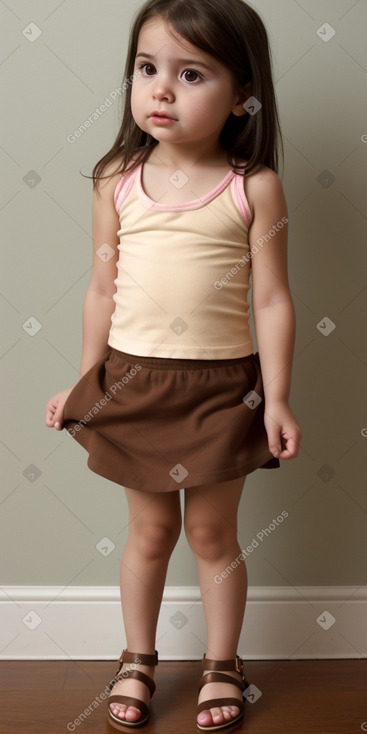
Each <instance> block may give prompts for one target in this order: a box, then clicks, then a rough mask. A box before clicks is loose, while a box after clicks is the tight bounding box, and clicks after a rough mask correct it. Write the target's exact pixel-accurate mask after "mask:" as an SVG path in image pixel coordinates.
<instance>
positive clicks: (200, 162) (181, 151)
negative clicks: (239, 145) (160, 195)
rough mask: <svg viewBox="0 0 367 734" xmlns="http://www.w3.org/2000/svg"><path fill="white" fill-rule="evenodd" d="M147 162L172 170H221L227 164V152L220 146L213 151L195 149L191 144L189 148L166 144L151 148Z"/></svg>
mask: <svg viewBox="0 0 367 734" xmlns="http://www.w3.org/2000/svg"><path fill="white" fill-rule="evenodd" d="M149 160H150V161H151V162H152V163H155V164H157V165H162V166H164V167H165V168H169V169H173V170H178V169H182V170H185V169H186V170H188V169H190V168H193V167H194V166H196V167H199V168H200V167H204V166H205V167H206V168H216V167H218V168H223V167H225V166H226V165H228V163H227V151H225V150H223V148H221V147H220V146H217V147H216V148H215V149H213V148H211V149H208V150H203V146H202V145H201V146H200V148H199V146H198V147H197V149H195V146H194V145H193V144H190V145H189V146H187V147H186V146H183V145H182V146H180V145H170V144H168V143H158V145H156V146H155V148H153V151H152V153H151V154H150V156H149Z"/></svg>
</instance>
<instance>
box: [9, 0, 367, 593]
mask: <svg viewBox="0 0 367 734" xmlns="http://www.w3.org/2000/svg"><path fill="white" fill-rule="evenodd" d="M140 4H141V3H139V2H130V0H107V2H97V1H96V0H88V1H87V0H76V2H70V1H66V2H64V3H60V2H59V1H58V0H48V1H47V2H46V0H33V1H32V2H29V0H18V2H17V3H10V2H8V3H1V6H0V27H1V29H2V35H3V37H2V40H1V63H0V75H1V82H2V89H3V92H2V107H3V117H4V118H5V120H4V123H3V142H2V146H3V147H2V149H1V152H0V156H1V169H2V176H1V179H2V184H3V186H2V193H1V203H0V219H1V225H2V230H3V233H4V234H3V238H2V240H3V254H2V284H1V289H0V292H1V295H2V299H1V300H2V305H3V314H4V316H3V324H4V337H3V343H2V348H1V355H2V356H1V360H0V366H1V372H2V389H3V395H2V401H1V413H2V418H3V421H2V437H1V440H2V444H1V454H2V458H3V467H4V469H3V479H2V483H1V518H0V537H1V544H2V556H3V558H4V556H5V555H6V559H7V560H6V564H3V568H2V575H1V582H0V583H1V584H2V585H27V586H30V585H54V586H57V585H59V586H63V585H64V586H68V585H115V584H117V583H118V570H119V559H120V556H121V552H122V550H123V546H124V542H125V539H126V534H127V507H126V500H125V497H124V490H123V489H122V488H121V487H119V486H117V485H115V484H112V483H111V482H108V481H107V480H104V479H102V478H100V477H98V476H97V475H95V474H93V473H92V472H90V471H89V469H87V467H86V458H87V455H86V453H85V452H84V451H83V450H82V449H81V448H80V447H79V446H78V445H77V444H76V443H75V442H73V440H72V439H71V438H69V437H68V436H67V435H66V433H65V432H63V433H62V434H60V433H57V432H55V431H51V430H50V429H46V428H45V426H44V406H45V403H46V401H47V399H48V398H49V397H50V396H51V395H52V394H53V393H54V392H56V391H58V390H60V389H62V388H63V387H65V386H67V385H69V384H70V383H72V382H74V381H75V379H76V377H77V374H78V368H79V359H80V349H81V308H82V302H83V297H84V293H85V289H86V285H87V282H88V277H89V270H90V262H91V184H90V181H89V180H88V179H85V178H82V176H81V175H80V173H79V170H80V169H82V170H83V172H84V173H88V174H89V173H90V172H91V168H92V166H93V165H94V163H95V162H96V161H97V160H98V159H99V158H100V157H101V156H102V154H103V153H104V152H105V151H107V149H108V148H109V147H110V145H111V143H112V141H113V139H114V136H115V134H116V132H117V129H118V120H119V112H120V105H118V104H117V103H114V104H112V105H111V106H110V107H109V108H108V109H107V111H106V112H105V113H104V114H102V116H101V117H100V118H99V119H98V120H97V121H96V122H95V123H94V124H93V125H92V126H91V127H90V128H89V129H87V130H86V132H85V133H84V134H83V135H82V137H80V138H79V139H77V140H76V142H75V143H70V142H68V141H67V136H68V135H69V134H71V133H73V131H74V130H76V129H77V128H78V127H79V126H80V125H81V124H83V122H84V120H85V119H86V118H88V117H89V116H90V115H91V114H92V112H93V111H94V110H95V109H96V108H98V107H100V105H101V104H103V103H104V101H105V99H106V97H108V96H109V95H110V93H111V92H113V90H114V89H115V88H116V87H118V86H119V85H120V82H121V77H122V72H123V66H124V58H125V52H126V42H127V37H128V27H129V24H130V21H131V18H132V16H133V14H134V13H135V11H136V9H137V8H138V7H139V6H140ZM253 5H254V6H255V8H256V9H257V10H258V11H259V12H260V14H261V15H262V17H263V18H264V19H265V22H266V25H267V27H268V30H269V34H270V39H271V43H272V47H273V55H274V74H275V80H276V90H277V94H278V98H279V105H280V111H281V121H282V126H283V132H284V142H285V170H284V179H283V181H284V188H285V193H286V197H287V201H288V206H289V214H290V246H289V271H290V281H291V288H292V294H293V298H294V303H295V308H296V312H297V323H298V329H297V341H296V348H295V357H294V374H293V385H292V394H291V404H292V407H293V409H294V411H295V414H296V416H297V418H298V420H299V422H300V423H301V425H302V428H303V432H304V437H303V443H302V448H301V451H300V455H299V458H298V459H297V460H296V461H291V462H288V463H285V462H283V463H282V465H281V469H280V470H278V471H277V472H273V471H266V470H258V471H257V472H255V473H254V474H252V475H250V476H249V477H248V479H247V480H246V485H245V489H244V493H243V498H242V501H241V507H240V513H239V539H240V544H241V547H242V548H246V546H248V545H249V544H250V543H251V542H252V541H253V539H256V538H257V535H258V533H261V532H262V531H263V529H266V528H267V527H268V526H269V524H270V523H271V522H272V520H273V518H276V517H277V516H278V515H280V514H281V512H282V511H286V512H287V513H288V517H287V518H286V519H285V520H284V522H283V523H282V524H281V525H279V527H277V528H275V529H274V530H273V531H272V532H270V534H268V536H267V537H265V536H264V538H263V539H262V540H261V541H259V539H258V543H259V544H258V546H257V547H255V549H254V550H253V552H252V553H251V554H249V556H248V571H249V582H250V584H251V585H253V586H266V585H274V586H277V585H287V584H289V585H292V586H302V585H339V584H340V585H345V584H346V585H349V584H351V585H355V586H359V585H362V584H365V583H366V575H367V571H366V565H365V558H366V556H367V547H366V537H367V536H366V531H365V528H366V511H367V500H366V493H365V478H364V475H365V460H364V457H365V455H366V448H367V437H366V433H367V430H366V429H367V418H366V413H365V410H364V407H365V405H364V399H365V383H366V360H367V354H366V339H365V324H363V321H362V314H363V313H365V312H366V303H365V292H366V291H365V286H366V274H365V266H366V258H365V252H364V250H365V241H366V235H365V232H366V209H365V191H366V184H365V180H366V178H365V176H366V157H367V116H366V101H367V100H366V69H367V59H366V44H365V28H366V25H367V5H366V2H365V1H364V0H360V1H359V2H354V0H302V2H299V1H298V0H297V2H296V0H277V2H274V0H255V2H254V3H253ZM326 22H327V23H329V24H330V25H331V26H332V27H333V28H334V29H335V31H336V33H335V35H334V36H333V37H332V38H330V40H328V41H325V40H322V38H321V37H319V35H317V29H318V28H320V27H321V28H322V29H323V30H324V31H325V23H326ZM30 23H34V24H36V25H37V26H38V27H39V28H40V30H41V35H40V36H39V37H38V38H36V39H35V35H36V29H34V28H33V31H32V29H31V31H29V25H30ZM23 29H28V33H27V32H26V35H23ZM321 35H322V36H323V38H324V39H325V38H328V35H327V32H326V33H325V32H324V33H322V32H321ZM26 36H27V37H26ZM30 38H31V39H32V38H33V39H35V40H33V41H31V40H29V39H30ZM33 171H35V172H36V177H35V174H34V173H30V172H33ZM325 171H326V172H327V173H325ZM24 178H25V179H26V180H24ZM39 179H40V180H39ZM32 180H33V185H29V184H30V183H32ZM35 181H37V183H36V185H35ZM31 317H33V318H34V319H37V321H38V322H39V323H40V326H41V328H40V329H39V331H38V332H37V333H35V334H34V336H30V334H29V330H30V326H29V324H30V321H29V320H30V318H31ZM324 317H327V318H328V319H330V320H331V321H332V322H333V323H334V324H335V327H336V328H335V329H334V330H333V331H332V332H331V333H330V334H329V335H328V336H325V335H324V334H323V333H322V332H321V331H320V330H319V329H318V328H317V325H318V324H319V323H320V322H322V323H324V321H323V320H324ZM32 323H33V325H34V324H35V322H32ZM23 324H28V327H27V326H26V327H24V328H23V326H22V325H23ZM27 329H28V333H27ZM363 429H364V430H363ZM362 431H363V433H362ZM32 465H34V466H35V467H36V471H34V470H32V468H31V469H29V467H30V466H32ZM27 477H28V478H27ZM30 480H32V481H30ZM104 537H107V538H109V539H110V540H111V541H112V542H113V543H114V544H115V546H116V548H115V550H114V551H113V552H112V553H110V555H108V556H107V557H103V556H102V555H101V554H100V553H99V552H98V550H97V549H96V547H95V546H96V544H97V543H98V542H99V541H100V540H101V539H102V538H104ZM254 546H255V543H254ZM4 566H5V567H4ZM167 584H169V585H196V584H197V572H196V567H195V563H194V560H193V558H192V556H191V553H190V551H189V549H188V547H187V543H186V539H185V537H184V536H183V535H182V536H181V539H180V541H179V544H178V545H177V547H176V549H175V551H174V554H173V556H172V560H171V563H170V567H169V573H168V577H167Z"/></svg>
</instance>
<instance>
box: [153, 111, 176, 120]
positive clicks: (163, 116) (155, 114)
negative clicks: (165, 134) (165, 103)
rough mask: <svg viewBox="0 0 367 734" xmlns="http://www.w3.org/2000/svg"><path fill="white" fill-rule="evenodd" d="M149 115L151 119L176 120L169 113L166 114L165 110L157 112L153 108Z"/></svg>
mask: <svg viewBox="0 0 367 734" xmlns="http://www.w3.org/2000/svg"><path fill="white" fill-rule="evenodd" d="M149 117H150V118H151V119H152V120H162V122H163V121H164V120H166V121H167V122H177V120H176V119H175V118H174V117H171V116H170V115H167V113H166V112H158V111H157V110H155V111H154V112H152V114H151V115H149Z"/></svg>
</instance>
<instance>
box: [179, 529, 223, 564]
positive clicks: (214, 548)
mask: <svg viewBox="0 0 367 734" xmlns="http://www.w3.org/2000/svg"><path fill="white" fill-rule="evenodd" d="M185 531H186V537H187V541H188V543H189V545H190V548H191V550H192V551H193V553H194V554H195V556H199V557H200V558H203V559H205V560H207V561H217V560H219V559H220V558H222V557H223V556H224V555H225V554H226V552H227V551H228V544H229V543H232V540H231V539H229V537H228V532H224V530H223V527H221V526H220V525H219V524H218V525H217V524H213V525H208V524H206V523H205V522H201V523H199V524H195V525H186V526H185Z"/></svg>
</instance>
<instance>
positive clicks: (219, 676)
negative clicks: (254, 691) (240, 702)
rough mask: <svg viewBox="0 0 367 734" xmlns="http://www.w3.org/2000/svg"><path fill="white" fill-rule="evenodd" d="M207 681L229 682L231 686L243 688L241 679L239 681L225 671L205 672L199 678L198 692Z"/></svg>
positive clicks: (241, 689)
mask: <svg viewBox="0 0 367 734" xmlns="http://www.w3.org/2000/svg"><path fill="white" fill-rule="evenodd" d="M207 683H230V684H231V685H232V686H237V688H239V689H240V691H243V690H244V689H245V685H244V682H243V681H242V680H240V681H239V680H238V679H237V678H235V677H234V676H233V675H226V673H205V675H203V676H202V677H201V678H200V680H199V693H200V691H201V689H202V688H203V687H204V686H206V684H207Z"/></svg>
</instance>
